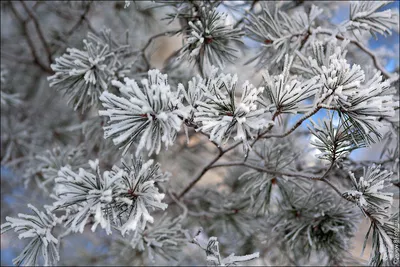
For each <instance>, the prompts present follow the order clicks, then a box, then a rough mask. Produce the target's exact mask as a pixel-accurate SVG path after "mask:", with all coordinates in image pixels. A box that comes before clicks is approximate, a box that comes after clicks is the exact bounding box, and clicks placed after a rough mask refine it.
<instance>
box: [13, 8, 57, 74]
mask: <svg viewBox="0 0 400 267" xmlns="http://www.w3.org/2000/svg"><path fill="white" fill-rule="evenodd" d="M10 8H11V11H12V12H13V14H14V15H15V17H16V19H17V20H18V21H19V22H20V23H21V25H22V31H23V34H24V36H25V37H26V41H27V43H28V47H29V49H30V51H31V54H32V56H33V62H34V63H35V64H36V65H37V66H38V67H39V68H40V69H42V70H43V71H45V72H47V73H49V74H53V70H52V69H51V68H50V67H49V66H47V65H45V64H43V63H42V62H41V61H40V60H39V55H38V54H37V51H36V49H35V45H34V43H33V40H32V39H31V37H30V35H29V34H28V22H29V19H26V20H24V19H23V18H22V17H21V16H20V14H19V13H18V11H17V10H16V9H15V7H14V5H13V3H12V2H10Z"/></svg>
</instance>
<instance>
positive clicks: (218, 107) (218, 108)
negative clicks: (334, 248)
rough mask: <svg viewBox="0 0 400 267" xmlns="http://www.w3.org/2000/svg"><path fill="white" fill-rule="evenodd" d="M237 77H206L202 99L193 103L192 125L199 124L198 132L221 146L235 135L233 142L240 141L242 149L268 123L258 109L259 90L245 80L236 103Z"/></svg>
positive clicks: (247, 145) (260, 90)
mask: <svg viewBox="0 0 400 267" xmlns="http://www.w3.org/2000/svg"><path fill="white" fill-rule="evenodd" d="M237 80H238V78H237V76H236V75H234V76H231V75H230V74H227V75H225V74H220V75H218V76H217V77H215V76H214V77H210V78H209V83H208V84H207V91H206V92H205V93H204V100H202V101H197V102H196V103H197V111H196V112H195V114H194V115H195V118H194V121H195V122H200V123H201V127H199V129H198V130H201V131H203V132H205V133H209V134H210V140H212V141H215V142H216V143H217V144H219V145H221V144H224V143H226V142H227V141H228V140H229V138H230V137H231V136H232V135H233V134H234V133H235V132H236V136H235V137H234V139H235V140H243V141H244V145H245V149H248V148H249V144H248V139H251V138H254V136H255V134H256V132H255V131H256V130H260V129H262V128H264V127H267V126H268V125H270V124H271V123H272V121H270V120H267V119H266V118H265V110H264V109H263V108H258V106H257V100H259V96H260V94H261V92H262V91H263V90H264V88H263V87H260V88H255V87H254V86H253V85H252V84H250V83H249V82H248V81H246V82H245V83H244V84H243V85H242V90H243V92H242V97H241V99H240V101H238V100H236V98H235V92H236V83H237Z"/></svg>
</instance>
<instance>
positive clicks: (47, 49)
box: [20, 0, 52, 64]
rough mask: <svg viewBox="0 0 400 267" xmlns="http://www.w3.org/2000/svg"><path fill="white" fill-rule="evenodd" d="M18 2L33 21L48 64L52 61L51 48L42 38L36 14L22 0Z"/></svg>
mask: <svg viewBox="0 0 400 267" xmlns="http://www.w3.org/2000/svg"><path fill="white" fill-rule="evenodd" d="M20 2H21V4H22V7H23V8H24V9H25V11H26V12H27V13H28V15H29V17H30V18H31V20H32V21H33V24H34V25H35V28H36V31H37V33H38V36H39V39H40V41H41V42H42V44H43V47H44V49H45V51H46V53H47V60H48V61H49V64H51V62H52V59H51V56H52V53H51V49H50V46H49V44H48V43H47V41H46V39H45V38H44V35H43V31H42V28H41V27H40V24H39V21H38V18H37V16H36V14H35V13H33V12H32V10H30V8H29V7H28V6H27V5H26V4H25V2H24V1H22V0H21V1H20Z"/></svg>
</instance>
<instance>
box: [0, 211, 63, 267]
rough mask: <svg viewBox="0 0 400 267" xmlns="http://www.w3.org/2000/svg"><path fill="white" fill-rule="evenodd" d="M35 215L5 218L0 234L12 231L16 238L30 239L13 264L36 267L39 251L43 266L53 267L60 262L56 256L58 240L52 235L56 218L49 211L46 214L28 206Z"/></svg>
mask: <svg viewBox="0 0 400 267" xmlns="http://www.w3.org/2000/svg"><path fill="white" fill-rule="evenodd" d="M28 207H29V208H30V209H31V210H32V211H33V212H34V213H35V215H26V214H21V213H20V214H18V217H19V218H11V217H6V220H7V222H6V223H4V224H2V225H1V234H3V233H5V232H7V231H9V230H11V229H14V231H15V232H17V233H19V235H18V238H19V239H21V238H32V239H31V242H30V243H29V244H28V245H27V246H26V247H25V249H24V250H23V251H22V252H21V254H20V255H19V256H18V257H16V258H15V259H14V260H13V264H15V265H17V266H19V265H25V266H38V264H39V262H38V258H37V256H38V255H39V251H40V252H41V255H42V256H43V258H44V265H45V266H55V265H56V264H57V261H59V260H60V256H59V254H58V248H57V244H58V239H57V238H55V237H54V235H53V234H52V230H53V228H54V226H55V225H56V224H57V219H56V217H55V216H54V215H53V214H51V213H50V212H49V211H46V212H47V214H46V213H44V212H42V211H39V210H38V209H37V208H35V207H34V206H32V205H31V204H28Z"/></svg>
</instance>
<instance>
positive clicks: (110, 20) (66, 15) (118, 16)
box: [1, 1, 399, 266]
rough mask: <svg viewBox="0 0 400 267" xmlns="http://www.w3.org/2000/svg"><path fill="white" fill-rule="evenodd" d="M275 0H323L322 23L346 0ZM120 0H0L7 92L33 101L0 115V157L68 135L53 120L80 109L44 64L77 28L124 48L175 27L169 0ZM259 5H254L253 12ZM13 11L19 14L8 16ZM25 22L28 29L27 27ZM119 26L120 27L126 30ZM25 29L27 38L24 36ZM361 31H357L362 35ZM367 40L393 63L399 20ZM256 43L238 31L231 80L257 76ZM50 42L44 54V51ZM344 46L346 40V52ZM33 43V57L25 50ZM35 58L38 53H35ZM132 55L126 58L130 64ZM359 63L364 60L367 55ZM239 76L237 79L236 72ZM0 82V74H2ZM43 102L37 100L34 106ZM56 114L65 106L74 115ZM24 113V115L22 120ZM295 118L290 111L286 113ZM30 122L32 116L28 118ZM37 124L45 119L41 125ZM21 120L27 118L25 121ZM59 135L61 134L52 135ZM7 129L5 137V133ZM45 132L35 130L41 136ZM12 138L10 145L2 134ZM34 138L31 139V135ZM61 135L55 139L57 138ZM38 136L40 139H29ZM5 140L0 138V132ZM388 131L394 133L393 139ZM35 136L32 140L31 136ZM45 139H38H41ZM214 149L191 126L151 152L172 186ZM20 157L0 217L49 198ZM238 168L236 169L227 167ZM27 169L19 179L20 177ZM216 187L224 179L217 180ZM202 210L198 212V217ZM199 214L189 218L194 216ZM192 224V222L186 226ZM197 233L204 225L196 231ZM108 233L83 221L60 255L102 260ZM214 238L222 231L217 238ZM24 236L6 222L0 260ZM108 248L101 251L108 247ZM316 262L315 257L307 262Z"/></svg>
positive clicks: (197, 259) (197, 254)
mask: <svg viewBox="0 0 400 267" xmlns="http://www.w3.org/2000/svg"><path fill="white" fill-rule="evenodd" d="M225 2H227V3H226V4H224V5H220V6H219V11H221V12H226V13H227V14H228V19H227V23H231V24H234V23H235V22H236V21H237V20H238V19H240V18H241V16H242V15H243V11H244V10H249V8H250V4H251V2H252V1H250V2H249V1H248V2H246V1H225ZM280 2H281V3H280V4H281V5H282V6H283V5H290V6H291V9H290V12H295V11H296V10H302V9H308V8H309V7H310V5H312V4H315V5H318V6H320V7H322V8H324V14H323V16H321V18H320V20H321V21H322V22H321V23H323V24H325V25H332V24H340V23H341V22H342V21H344V20H345V19H347V18H348V17H349V4H348V2H346V1H310V2H308V1H280ZM24 5H26V6H27V7H28V10H32V11H33V12H34V16H35V18H36V19H37V21H38V22H39V24H40V27H41V32H42V33H43V35H44V36H40V34H38V32H37V28H36V26H35V24H34V23H32V20H28V19H27V18H29V17H30V14H29V13H28V12H27V9H26V8H25V7H24ZM124 5H125V2H124V1H96V2H95V3H90V2H88V1H63V2H61V1H25V2H24V4H22V3H21V2H18V1H11V2H7V1H2V2H1V64H2V66H6V67H7V69H8V74H7V75H8V77H9V84H8V85H7V86H9V87H11V88H12V90H13V91H14V92H15V93H19V94H21V95H23V96H24V97H26V98H27V99H28V98H30V96H31V95H35V97H34V101H31V103H30V104H28V106H27V107H24V108H25V109H26V110H27V112H28V113H31V114H34V116H31V117H26V116H25V117H19V118H8V119H5V118H4V119H3V118H2V130H1V131H2V135H1V136H2V137H1V138H2V143H1V150H2V157H3V155H4V154H6V153H7V151H8V150H9V149H20V150H22V151H24V150H26V149H27V147H28V146H30V145H32V144H33V143H34V145H36V146H37V147H38V149H40V150H43V151H44V150H45V149H49V148H51V147H53V146H54V145H60V144H64V143H65V140H67V139H68V135H71V134H73V133H71V132H69V130H62V131H61V130H60V131H58V130H59V129H61V126H62V123H65V124H68V125H72V124H73V123H72V122H79V116H80V115H79V114H78V112H75V111H73V110H72V108H71V107H69V106H67V105H66V101H64V100H63V99H62V97H61V96H60V95H59V94H58V93H56V92H54V91H53V90H52V89H51V88H49V87H48V82H47V77H48V76H49V75H50V74H51V70H50V71H49V66H50V62H54V59H55V58H57V57H58V56H60V55H62V54H63V53H65V51H66V48H68V47H78V48H81V47H82V40H83V39H84V38H86V35H87V33H88V32H89V31H94V32H99V31H100V30H101V29H102V28H103V27H107V28H110V29H112V33H113V35H114V36H116V38H117V39H127V40H128V41H129V43H130V44H131V46H132V49H141V48H142V47H143V46H144V45H145V44H146V43H147V41H148V40H149V38H150V37H151V36H153V35H155V34H157V33H160V32H164V31H166V30H168V29H175V28H178V27H179V25H178V22H177V21H174V22H172V23H170V24H169V23H168V21H167V20H163V18H165V17H166V14H168V12H169V9H168V7H166V8H152V7H153V5H154V2H147V1H137V2H133V3H131V4H130V6H129V7H128V8H124ZM257 8H259V6H258V5H256V6H255V7H254V12H257ZM385 8H390V9H394V10H398V9H399V2H397V1H396V2H393V3H391V4H389V5H388V6H387V7H385ZM16 12H17V14H19V16H20V17H18V16H16ZM34 32H35V33H36V34H34ZM127 33H128V34H127ZM27 36H30V38H31V40H28V39H29V38H28V39H27ZM41 38H45V39H46V40H50V41H49V48H46V47H43V46H42V45H41ZM363 38H364V37H363ZM365 39H367V40H363V41H366V42H367V43H368V47H369V48H370V49H371V50H373V51H374V53H375V54H376V55H377V56H378V57H379V59H380V60H381V64H382V65H384V66H385V69H386V70H387V71H389V72H394V71H397V72H399V29H398V26H397V28H396V29H395V30H394V31H393V34H392V35H390V36H388V37H386V38H385V37H384V36H381V35H378V37H377V39H375V38H373V37H365ZM29 42H31V43H33V44H34V45H35V47H36V48H37V49H36V52H33V51H31V50H30V48H29V47H30V44H29ZM182 42H183V40H182V35H177V36H167V37H161V38H157V39H156V40H155V41H154V42H152V44H151V45H150V47H149V49H148V50H147V51H149V58H150V65H151V66H152V68H159V69H162V68H163V67H164V66H165V62H166V61H167V60H168V59H169V58H170V57H171V55H173V54H174V52H176V51H177V50H178V49H179V48H181V47H182ZM259 47H260V45H259V44H258V43H256V42H254V41H252V40H250V39H248V38H246V37H245V38H244V48H243V50H242V53H243V55H242V56H241V57H240V58H239V60H237V61H236V62H235V64H232V65H229V66H227V67H226V69H224V70H223V71H224V72H225V73H227V72H232V73H238V76H239V81H241V82H244V81H245V80H250V82H252V83H253V84H255V85H258V84H260V83H261V80H262V79H261V74H260V72H259V71H255V70H254V68H253V67H248V66H244V65H243V63H244V62H245V61H246V60H247V59H248V58H250V57H251V55H254V54H255V53H256V51H257V49H258V48H259ZM47 49H50V50H51V51H52V53H51V55H50V57H48V54H47V52H46V50H47ZM352 49H355V48H354V47H350V48H349V54H350V58H351V53H352ZM34 53H37V57H35V56H34ZM36 58H37V59H38V60H39V61H40V62H37V60H36ZM133 60H138V62H136V63H137V72H135V71H133V73H132V76H133V77H134V78H137V77H140V75H142V74H141V73H140V66H141V64H143V63H142V62H140V60H139V59H135V58H134V59H133ZM357 60H358V64H362V62H363V61H364V62H368V64H369V60H370V58H369V57H365V58H357ZM136 63H135V64H136ZM366 64H367V63H366ZM194 75H196V69H194V68H191V67H188V66H186V65H183V66H180V67H177V68H176V69H173V70H172V72H171V74H169V79H170V80H172V82H176V83H177V82H183V83H184V84H186V81H187V80H189V79H190V77H192V76H194ZM239 83H240V82H239ZM2 86H3V84H2ZM43 107H46V108H43ZM65 114H74V115H73V116H70V115H68V116H67V115H65ZM325 115H326V113H325V112H319V113H318V114H316V115H315V116H314V117H313V119H314V120H315V121H316V120H318V118H322V117H324V116H325ZM26 120H30V122H27V121H26ZM293 120H296V117H295V116H294V117H293ZM52 123H53V124H54V127H53V129H54V131H53V132H52V133H43V132H41V131H42V129H48V128H49V125H48V124H52ZM32 124H34V125H33V126H32ZM44 124H45V126H43V125H44ZM28 125H29V126H28ZM301 127H302V128H301V129H299V131H307V124H304V125H302V126H301ZM60 136H61V137H62V138H64V139H60V138H61V137H60ZM10 138H13V139H10ZM43 138H44V139H45V140H42V139H43ZM307 138H308V139H306V140H305V143H304V144H306V145H304V146H303V147H304V148H305V149H306V151H307V152H306V155H308V156H310V157H309V158H311V160H310V161H309V162H308V163H307V164H309V165H318V164H321V162H320V161H319V160H318V159H317V158H316V157H315V154H316V153H317V152H316V151H315V149H313V148H312V147H311V146H310V145H307V143H308V142H309V136H308V137H307ZM6 139H7V140H12V142H11V143H12V147H11V148H10V147H9V146H10V141H8V142H5V141H4V140H6ZM39 139H40V140H39ZM59 139H60V140H63V141H60V140H59ZM38 140H39V141H38ZM3 141H4V142H3ZM396 141H397V140H394V141H393V142H396ZM35 142H37V143H35ZM44 144H47V145H44ZM381 149H382V144H377V145H374V146H372V147H371V148H365V149H359V150H357V151H355V152H353V153H352V154H351V158H352V159H353V160H355V161H368V160H372V161H375V160H380V151H381ZM215 153H216V149H215V147H214V146H213V145H212V144H210V142H208V140H207V138H206V137H205V136H203V135H201V134H195V133H192V137H191V139H190V143H189V144H186V137H185V135H184V134H183V133H182V134H180V135H179V136H178V138H177V142H176V144H175V145H174V146H173V147H171V148H170V149H169V150H168V151H164V152H163V153H161V154H160V155H159V156H158V157H157V160H159V161H160V162H161V165H162V169H163V170H164V171H169V172H170V173H171V174H172V176H171V177H172V178H171V181H170V182H169V183H170V185H169V186H171V187H172V188H174V189H175V190H176V192H180V190H181V189H182V188H183V187H184V186H185V185H186V184H187V183H188V181H190V180H191V177H192V176H193V173H194V172H195V171H196V170H197V169H198V168H199V166H203V165H205V164H206V163H207V161H208V159H209V158H210V155H213V154H215ZM27 157H29V155H25V157H22V158H18V157H17V158H16V159H14V160H13V162H12V164H9V162H8V163H7V164H4V163H3V161H2V165H1V218H2V221H1V222H2V223H3V222H4V218H5V217H6V216H16V215H17V213H24V212H25V211H27V210H28V209H27V206H26V204H27V203H32V204H33V205H37V206H41V205H43V204H45V203H49V202H50V198H49V196H48V195H46V194H44V193H43V191H41V190H40V189H39V188H38V187H37V186H36V184H35V181H32V180H29V178H27V177H28V176H27V175H26V172H27V171H28V170H30V169H32V168H34V167H32V166H29V167H27V165H26V164H20V163H21V161H23V160H24V159H26V158H27ZM229 157H231V158H234V157H235V155H229V156H228V158H229ZM236 171H238V172H239V173H240V170H236ZM230 175H232V174H231V172H230V171H228V169H227V168H215V169H212V170H210V171H209V172H207V173H206V174H205V175H204V177H203V178H202V179H201V181H200V182H199V183H198V185H197V186H198V187H200V188H201V187H204V186H210V184H212V185H213V186H216V187H218V186H221V185H220V184H221V183H222V182H224V179H226V177H227V176H230ZM27 179H28V180H27ZM221 190H223V188H222V189H221ZM393 193H395V198H396V203H397V204H396V205H397V207H398V198H399V194H398V191H396V190H394V192H393ZM205 220H206V219H205ZM201 224H202V223H201V222H198V226H199V227H200V226H201ZM368 227H369V224H368V221H367V220H366V219H365V220H363V222H362V223H361V224H360V228H359V230H358V232H357V235H356V237H355V239H354V243H353V244H354V246H353V250H352V251H351V253H352V254H353V255H354V257H355V258H359V259H360V260H361V261H366V260H368V257H369V252H370V249H371V246H370V243H368V244H367V247H366V250H365V253H364V255H363V256H361V255H360V254H361V250H362V244H363V242H364V236H365V233H366V231H367V230H368ZM190 231H191V233H192V234H194V233H195V232H196V231H197V228H196V227H194V228H192V229H190ZM202 238H203V240H206V236H205V234H203V236H202ZM109 242H111V241H110V239H109V238H108V237H106V236H105V233H104V232H102V231H97V232H95V233H92V232H91V231H85V232H84V233H83V234H71V235H70V236H68V237H67V238H66V241H65V243H64V244H63V250H62V253H61V258H62V259H63V262H62V263H63V264H65V265H71V266H72V265H96V264H100V265H104V258H103V255H106V254H107V251H106V250H107V245H109V244H108V243H109ZM221 242H222V243H223V241H221ZM23 247H24V242H23V241H21V240H18V238H17V237H16V235H15V234H14V233H12V232H8V233H6V234H3V235H2V236H1V265H4V266H6V265H12V259H13V258H15V257H16V256H17V255H18V254H19V253H20V252H21V250H22V249H23ZM184 250H189V251H190V253H189V255H191V256H192V258H191V259H186V261H184V263H187V264H196V263H197V264H199V265H201V264H204V263H205V262H204V259H205V258H204V255H203V251H200V250H199V248H198V247H196V246H194V245H188V247H186V248H184ZM108 252H109V251H108ZM252 264H259V265H263V264H265V262H262V261H254V262H252ZM315 264H316V265H318V262H316V263H315Z"/></svg>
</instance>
